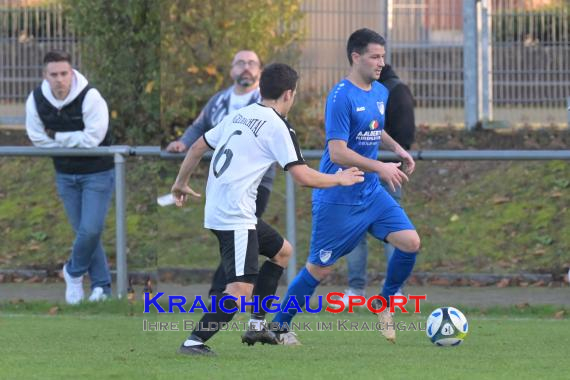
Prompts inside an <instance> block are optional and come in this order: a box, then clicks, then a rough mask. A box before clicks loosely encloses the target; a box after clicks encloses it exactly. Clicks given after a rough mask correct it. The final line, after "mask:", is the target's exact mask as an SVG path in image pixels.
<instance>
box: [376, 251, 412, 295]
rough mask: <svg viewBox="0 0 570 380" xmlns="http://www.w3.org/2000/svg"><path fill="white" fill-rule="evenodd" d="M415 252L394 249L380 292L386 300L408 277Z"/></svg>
mask: <svg viewBox="0 0 570 380" xmlns="http://www.w3.org/2000/svg"><path fill="white" fill-rule="evenodd" d="M417 254H418V253H417V252H414V253H407V252H403V251H401V250H399V249H398V248H396V249H395V250H394V253H393V254H392V258H391V259H390V262H389V263H388V270H387V271H386V281H385V282H384V288H383V289H382V293H381V294H382V296H383V297H384V298H386V300H387V301H390V300H389V299H388V297H389V296H393V295H394V294H396V292H397V291H398V289H400V288H401V287H402V285H403V284H404V282H405V281H406V280H407V279H408V277H410V274H411V273H412V270H413V269H414V265H415V264H416V256H417Z"/></svg>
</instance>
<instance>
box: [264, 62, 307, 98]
mask: <svg viewBox="0 0 570 380" xmlns="http://www.w3.org/2000/svg"><path fill="white" fill-rule="evenodd" d="M297 80H299V74H297V72H296V71H295V70H294V69H293V68H292V67H291V66H289V65H286V64H284V63H272V64H270V65H269V66H266V67H265V68H264V69H263V72H262V73H261V79H260V80H259V92H260V93H261V97H262V98H263V99H270V100H275V99H279V97H280V96H281V95H283V93H284V92H285V91H287V90H295V89H296V88H297Z"/></svg>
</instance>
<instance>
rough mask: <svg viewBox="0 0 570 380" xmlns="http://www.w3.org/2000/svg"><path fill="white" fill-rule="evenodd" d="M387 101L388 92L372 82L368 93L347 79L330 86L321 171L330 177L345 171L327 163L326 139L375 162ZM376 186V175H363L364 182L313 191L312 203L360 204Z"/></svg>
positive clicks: (378, 185)
mask: <svg viewBox="0 0 570 380" xmlns="http://www.w3.org/2000/svg"><path fill="white" fill-rule="evenodd" d="M387 102H388V89H386V87H384V86H383V85H382V84H380V83H378V82H376V81H374V82H372V88H371V89H370V90H368V91H365V90H363V89H361V88H359V87H357V86H355V85H354V84H352V83H351V82H350V81H349V80H347V79H343V80H342V81H340V82H339V83H338V84H337V85H335V86H334V88H333V89H332V91H331V92H330V93H329V96H328V98H327V104H326V107H325V132H326V143H325V151H324V154H323V157H322V158H321V165H320V171H321V172H323V173H329V174H334V173H336V172H337V171H338V170H339V169H345V168H344V167H341V166H339V165H337V164H335V163H333V162H332V161H331V159H330V153H329V148H328V142H329V141H330V140H343V141H346V143H347V146H348V148H349V149H352V150H353V151H355V152H356V153H358V154H360V155H362V156H364V157H368V158H370V159H372V160H376V159H378V148H379V145H380V140H381V137H382V131H383V130H384V117H385V110H386V104H387ZM379 187H380V180H379V178H378V174H376V173H365V175H364V182H362V183H357V184H356V185H353V186H335V187H331V188H328V189H315V190H313V201H314V202H325V203H335V204H344V205H360V204H362V203H363V202H364V201H365V200H366V199H367V198H368V197H369V196H371V195H372V194H374V192H375V191H377V190H378V188H379Z"/></svg>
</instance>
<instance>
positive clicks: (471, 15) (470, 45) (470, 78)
mask: <svg viewBox="0 0 570 380" xmlns="http://www.w3.org/2000/svg"><path fill="white" fill-rule="evenodd" d="M477 87H478V86H477V7H476V4H475V0H463V96H464V99H465V129H467V130H471V129H473V128H475V125H476V124H477V121H478V105H477V93H478V92H477Z"/></svg>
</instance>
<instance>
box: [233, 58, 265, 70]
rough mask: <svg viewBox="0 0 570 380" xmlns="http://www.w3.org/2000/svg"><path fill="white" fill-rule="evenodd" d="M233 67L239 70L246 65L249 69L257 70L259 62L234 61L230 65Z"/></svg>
mask: <svg viewBox="0 0 570 380" xmlns="http://www.w3.org/2000/svg"><path fill="white" fill-rule="evenodd" d="M232 65H233V66H236V67H239V68H240V69H243V68H244V67H245V66H246V65H247V66H249V67H251V68H254V69H256V68H258V67H259V62H257V61H242V60H239V61H236V62H234V63H233V64H232Z"/></svg>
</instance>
